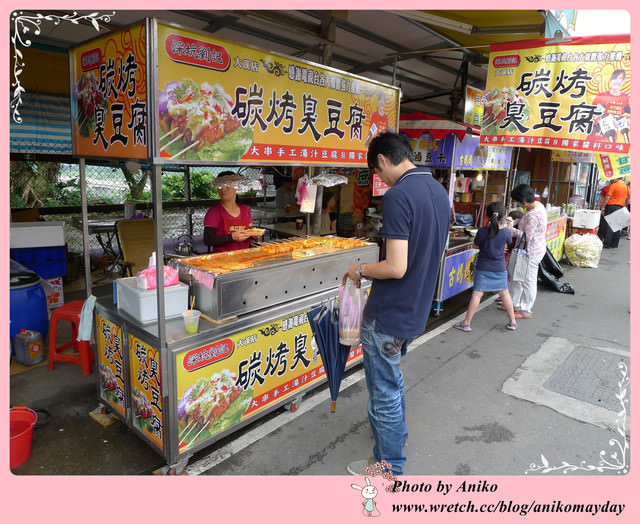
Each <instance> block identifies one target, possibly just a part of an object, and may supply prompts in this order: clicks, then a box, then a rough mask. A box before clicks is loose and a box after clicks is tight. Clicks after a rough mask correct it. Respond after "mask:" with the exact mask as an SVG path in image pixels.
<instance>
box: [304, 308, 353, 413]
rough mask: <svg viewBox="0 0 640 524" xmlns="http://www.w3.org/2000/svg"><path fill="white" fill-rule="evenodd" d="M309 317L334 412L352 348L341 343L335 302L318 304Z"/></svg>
mask: <svg viewBox="0 0 640 524" xmlns="http://www.w3.org/2000/svg"><path fill="white" fill-rule="evenodd" d="M307 317H308V318H309V324H310V325H311V331H312V332H313V336H314V338H315V340H316V345H317V346H318V351H319V352H320V358H322V364H323V365H324V369H325V373H326V376H327V382H328V384H329V392H330V394H331V412H332V413H334V412H335V410H336V400H337V399H338V393H339V391H340V383H341V382H342V377H343V376H344V371H345V367H346V364H347V358H348V357H349V351H350V349H351V348H350V347H349V346H345V345H344V344H340V341H339V340H340V336H339V335H340V329H339V311H338V307H337V306H336V305H335V302H331V303H328V304H321V305H319V306H316V307H315V308H313V309H311V310H310V311H309V313H307Z"/></svg>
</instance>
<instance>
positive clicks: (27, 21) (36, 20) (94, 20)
mask: <svg viewBox="0 0 640 524" xmlns="http://www.w3.org/2000/svg"><path fill="white" fill-rule="evenodd" d="M115 14H116V12H115V11H113V12H111V14H100V13H98V12H94V13H90V14H88V15H79V14H78V13H77V12H76V11H74V12H73V13H71V14H66V15H60V16H59V15H53V14H46V15H43V14H42V13H36V14H35V15H25V14H24V13H23V11H19V12H18V11H16V12H13V13H12V15H11V24H12V25H13V35H12V36H11V45H12V46H13V81H12V82H11V87H12V88H13V96H12V99H11V105H10V107H11V109H12V112H13V120H14V122H16V123H18V124H21V123H22V117H21V116H20V106H21V105H22V95H23V94H24V93H25V92H26V90H25V88H24V87H23V86H22V84H21V83H20V74H21V73H22V71H23V70H24V68H25V63H24V55H23V54H22V51H20V49H19V46H23V47H30V46H31V40H30V39H29V33H33V34H34V35H39V34H40V27H41V25H42V22H45V21H46V22H53V23H54V24H55V25H58V24H60V22H63V21H65V22H70V23H72V24H76V25H78V24H79V23H80V22H82V21H88V22H90V23H91V25H92V26H93V27H94V28H95V30H96V31H100V22H109V21H111V17H112V16H114V15H115Z"/></svg>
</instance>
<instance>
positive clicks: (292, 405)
mask: <svg viewBox="0 0 640 524" xmlns="http://www.w3.org/2000/svg"><path fill="white" fill-rule="evenodd" d="M300 404H302V397H297V398H294V399H293V400H292V401H291V402H289V403H288V404H286V405H285V409H287V410H289V411H291V413H295V412H296V411H298V409H299V408H300Z"/></svg>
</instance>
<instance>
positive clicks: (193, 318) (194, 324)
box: [182, 309, 200, 335]
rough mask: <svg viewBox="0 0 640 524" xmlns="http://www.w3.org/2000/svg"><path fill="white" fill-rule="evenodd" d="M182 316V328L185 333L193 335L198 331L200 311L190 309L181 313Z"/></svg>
mask: <svg viewBox="0 0 640 524" xmlns="http://www.w3.org/2000/svg"><path fill="white" fill-rule="evenodd" d="M182 318H184V329H185V331H186V332H187V335H195V334H196V333H197V332H198V323H199V322H200V311H198V310H197V309H192V310H190V311H185V312H184V313H182Z"/></svg>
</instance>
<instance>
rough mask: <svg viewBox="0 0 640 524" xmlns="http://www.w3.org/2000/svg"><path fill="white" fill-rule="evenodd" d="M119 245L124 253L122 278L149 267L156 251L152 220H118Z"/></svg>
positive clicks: (154, 230)
mask: <svg viewBox="0 0 640 524" xmlns="http://www.w3.org/2000/svg"><path fill="white" fill-rule="evenodd" d="M116 230H117V231H118V243H119V245H120V252H121V253H122V258H123V259H124V260H123V262H122V276H125V275H126V274H127V273H128V274H129V275H130V276H133V275H134V273H135V272H137V271H140V270H141V269H145V268H146V267H147V266H148V265H149V258H150V257H151V254H152V253H153V252H154V251H155V250H156V240H155V235H156V229H155V225H154V221H153V219H152V218H127V219H125V220H118V222H117V223H116Z"/></svg>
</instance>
